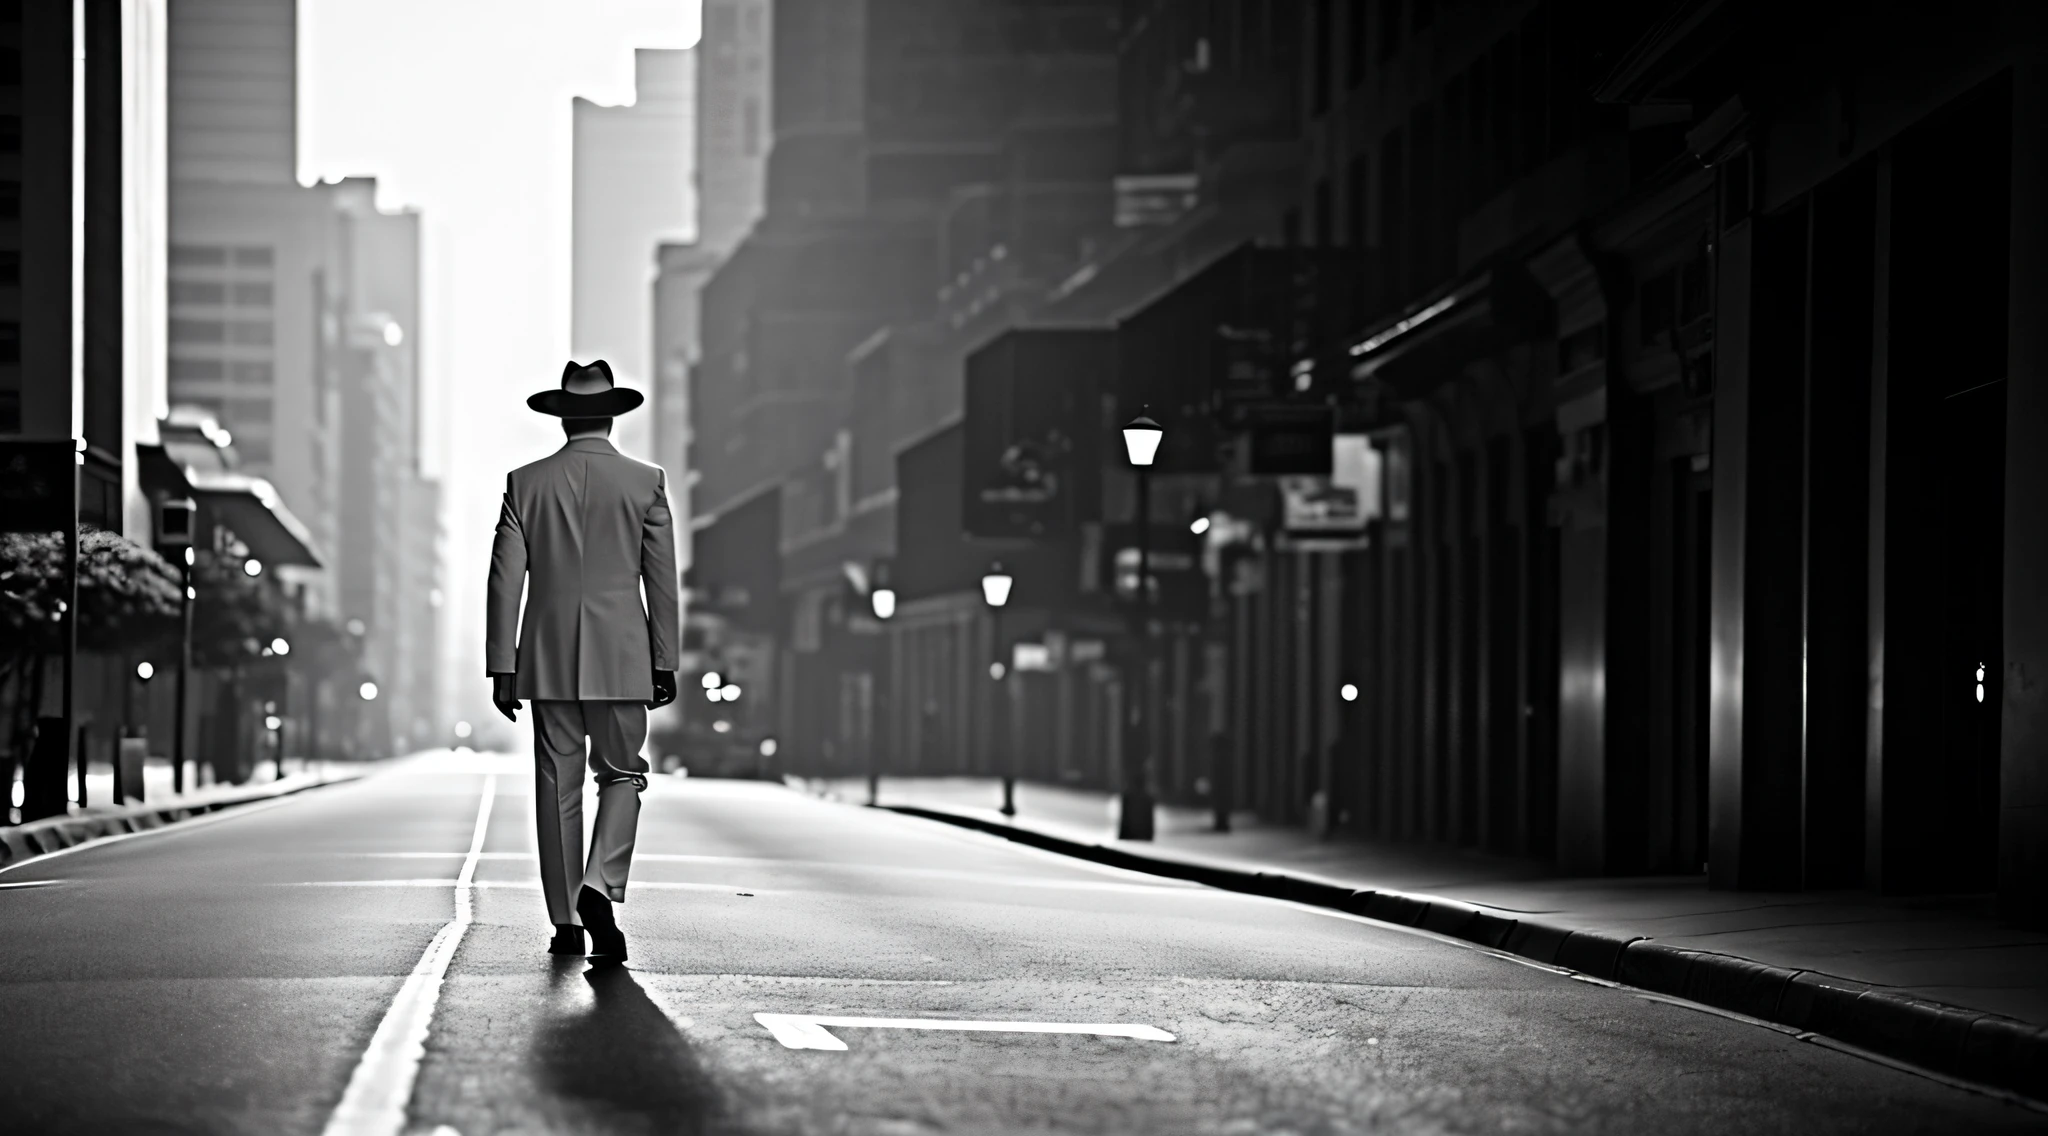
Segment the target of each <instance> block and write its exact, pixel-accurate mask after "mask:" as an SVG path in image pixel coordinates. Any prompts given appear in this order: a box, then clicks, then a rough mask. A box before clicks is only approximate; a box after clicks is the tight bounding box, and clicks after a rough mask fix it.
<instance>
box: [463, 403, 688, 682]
mask: <svg viewBox="0 0 2048 1136" xmlns="http://www.w3.org/2000/svg"><path fill="white" fill-rule="evenodd" d="M522 583H525V584H526V585H527V588H526V616H525V618H524V619H523V620H522V619H521V618H520V614H519V589H520V585H521V584H522ZM643 583H644V584H645V588H646V604H645V606H644V607H643V606H642V604H641V590H642V584H643ZM679 607H680V605H679V602H678V598H677V595H676V547H675V524H674V522H673V519H672V518H671V516H670V514H669V509H668V478H667V475H666V474H664V473H663V472H662V469H661V467H660V466H655V465H648V464H647V463H645V462H641V461H635V460H634V459H632V458H629V457H627V456H625V455H624V454H621V453H620V452H619V451H618V450H616V449H613V448H612V444H611V443H610V442H608V441H606V440H604V439H602V438H577V439H574V440H572V441H570V442H569V444H568V445H565V446H563V447H562V448H561V449H559V450H557V451H555V452H554V453H553V454H550V455H549V456H547V457H544V458H542V459H541V460H539V461H537V462H534V463H533V464H531V465H525V466H521V467H519V468H518V469H515V470H513V471H512V473H511V474H510V475H509V476H508V477H506V479H505V504H504V507H503V508H502V509H501V510H499V513H498V535H497V539H496V540H495V541H494V542H493V543H492V545H491V587H490V607H489V611H488V613H487V617H486V620H485V631H484V661H485V669H486V670H489V671H492V672H495V673H507V672H516V673H517V674H518V676H519V677H518V681H517V683H516V685H515V689H516V690H517V692H518V696H519V697H520V698H538V699H550V700H555V699H559V700H565V701H566V700H584V699H591V700H599V699H613V700H619V701H632V702H649V701H652V700H653V698H654V682H653V674H652V672H653V671H654V670H656V669H660V670H668V671H672V670H675V669H676V635H677V630H678V624H679ZM515 627H516V628H517V636H518V637H517V639H516V640H515V639H514V629H515ZM515 642H516V643H517V647H516V650H515V647H514V643H515Z"/></svg>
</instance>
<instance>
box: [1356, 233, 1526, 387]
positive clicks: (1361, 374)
mask: <svg viewBox="0 0 2048 1136" xmlns="http://www.w3.org/2000/svg"><path fill="white" fill-rule="evenodd" d="M1555 322H1556V317H1555V315H1554V308H1553V306H1552V303H1551V299H1550V297H1549V296H1548V295H1547V294H1545V293H1544V292H1543V290H1542V289H1540V288H1538V287H1537V286H1536V284H1535V282H1534V281H1532V280H1530V279H1529V274H1528V272H1527V270H1526V269H1524V268H1521V267H1520V266H1518V265H1516V264H1512V263H1499V264H1496V265H1494V266H1491V267H1488V268H1485V269H1482V270H1480V271H1477V272H1475V273H1473V274H1472V275H1470V276H1468V277H1466V278H1465V279H1464V280H1461V281H1459V282H1458V283H1457V284H1455V285H1453V286H1451V287H1449V288H1446V289H1443V290H1441V291H1439V292H1437V293H1435V294H1434V295H1432V296H1429V297H1427V298H1426V299H1425V300H1423V301H1421V302H1418V303H1416V304H1414V305H1412V306H1411V307H1410V308H1408V309H1407V310H1406V311H1404V312H1402V313H1401V314H1400V315H1398V316H1395V317H1392V318H1389V319H1385V320H1382V321H1380V322H1379V323H1378V324H1377V325H1375V326H1374V327H1373V328H1372V329H1371V330H1369V331H1368V332H1366V333H1365V334H1363V335H1360V336H1358V337H1357V338H1355V339H1354V340H1353V341H1352V342H1351V344H1350V345H1349V347H1348V348H1347V353H1348V355H1349V362H1350V364H1351V366H1350V371H1351V378H1352V379H1353V380H1354V381H1360V382H1364V381H1367V380H1372V381H1376V382H1379V383H1382V384H1385V385H1387V386H1388V387H1390V388H1392V389H1393V390H1395V391H1396V392H1398V393H1400V394H1401V395H1404V396H1412V395H1417V394H1420V393H1422V392H1423V391H1424V390H1426V389H1427V388H1428V387H1430V386H1431V385H1433V384H1434V383H1437V382H1441V381H1442V380H1443V378H1444V376H1445V375H1446V374H1451V373H1455V371H1456V368H1457V366H1458V365H1459V364H1461V363H1463V362H1465V361H1467V360H1470V359H1474V358H1478V357H1481V356H1484V355H1488V354H1491V353H1493V352H1496V351H1500V350H1502V349H1504V348H1507V347H1510V346H1513V345H1514V344H1517V343H1522V342H1526V341H1528V340H1531V339H1537V338H1541V337H1544V336H1547V335H1550V334H1552V332H1553V329H1554V326H1555Z"/></svg>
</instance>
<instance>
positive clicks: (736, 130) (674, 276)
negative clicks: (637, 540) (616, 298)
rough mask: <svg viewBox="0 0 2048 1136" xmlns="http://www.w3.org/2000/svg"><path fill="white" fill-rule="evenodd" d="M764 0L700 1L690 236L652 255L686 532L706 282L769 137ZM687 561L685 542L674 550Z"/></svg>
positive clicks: (747, 214)
mask: <svg viewBox="0 0 2048 1136" xmlns="http://www.w3.org/2000/svg"><path fill="white" fill-rule="evenodd" d="M771 18H772V9H771V8H770V5H769V0H706V3H705V5H704V34H703V38H702V39H701V40H700V41H699V42H698V44H697V48H696V55H697V97H696V105H695V112H696V130H695V132H694V135H693V140H694V144H695V147H696V160H695V164H694V167H693V172H694V176H695V179H696V186H697V196H696V204H697V226H696V229H697V232H696V239H695V240H693V241H689V242H683V243H668V244H663V245H662V246H661V247H660V248H659V250H658V251H657V252H656V254H655V282H654V343H653V350H654V354H653V359H652V364H653V374H652V376H651V378H652V381H653V389H652V391H651V392H650V393H651V394H652V396H653V402H654V413H653V414H652V415H651V416H650V417H651V420H652V424H653V427H654V446H653V458H654V460H655V461H657V462H659V463H660V464H661V465H662V466H663V468H665V469H667V470H668V471H669V482H670V484H671V485H672V486H674V490H673V491H672V492H671V493H670V497H671V499H672V503H673V504H674V506H675V507H676V508H677V509H679V510H680V515H681V516H682V518H683V521H684V524H683V531H686V532H687V531H689V529H688V513H689V502H690V493H689V492H688V490H687V488H686V487H687V484H688V482H687V480H686V478H687V474H686V472H685V471H686V470H687V469H688V468H689V437H690V406H689V396H690V372H691V368H693V367H695V366H696V365H697V360H698V358H699V354H700V352H701V350H702V346H703V344H702V337H701V336H700V334H699V331H698V329H699V325H700V319H701V306H702V305H701V301H702V294H703V291H704V284H705V282H706V281H708V280H709V279H710V278H711V273H712V272H713V271H715V270H716V269H717V267H718V265H719V264H720V263H721V262H722V261H724V259H725V258H726V256H727V255H729V254H730V253H731V252H732V250H733V248H734V247H735V246H736V245H738V244H739V242H740V239H741V238H742V237H744V236H746V234H747V231H748V230H749V229H751V228H752V227H753V225H754V222H755V221H756V220H758V219H759V218H760V216H761V209H762V205H763V202H764V199H765V189H766V185H767V176H768V148H769V144H770V142H771V129H770V111H771V109H772V106H773V103H772V97H773V90H772V88H771V86H770V76H771V74H772V69H771V67H770V65H769V63H770V56H771V46H772V41H771V26H770V20H771ZM679 555H680V557H681V563H682V566H683V567H688V566H689V563H690V550H689V542H688V541H684V542H683V547H682V549H681V550H680V552H679Z"/></svg>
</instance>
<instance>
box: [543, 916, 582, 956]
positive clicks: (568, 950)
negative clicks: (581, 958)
mask: <svg viewBox="0 0 2048 1136" xmlns="http://www.w3.org/2000/svg"><path fill="white" fill-rule="evenodd" d="M548 953H549V954H551V955H580V954H582V953H583V928H581V927H578V926H577V925H576V924H574V923H557V924H555V937H554V938H552V939H550V940H548Z"/></svg>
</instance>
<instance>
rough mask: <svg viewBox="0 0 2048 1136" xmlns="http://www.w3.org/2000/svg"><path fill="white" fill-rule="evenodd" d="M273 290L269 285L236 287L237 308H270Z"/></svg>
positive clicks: (241, 285) (240, 285) (242, 285)
mask: <svg viewBox="0 0 2048 1136" xmlns="http://www.w3.org/2000/svg"><path fill="white" fill-rule="evenodd" d="M270 300H271V290H270V285H268V284H237V285H235V306H236V307H238V308H267V307H269V306H270Z"/></svg>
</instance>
